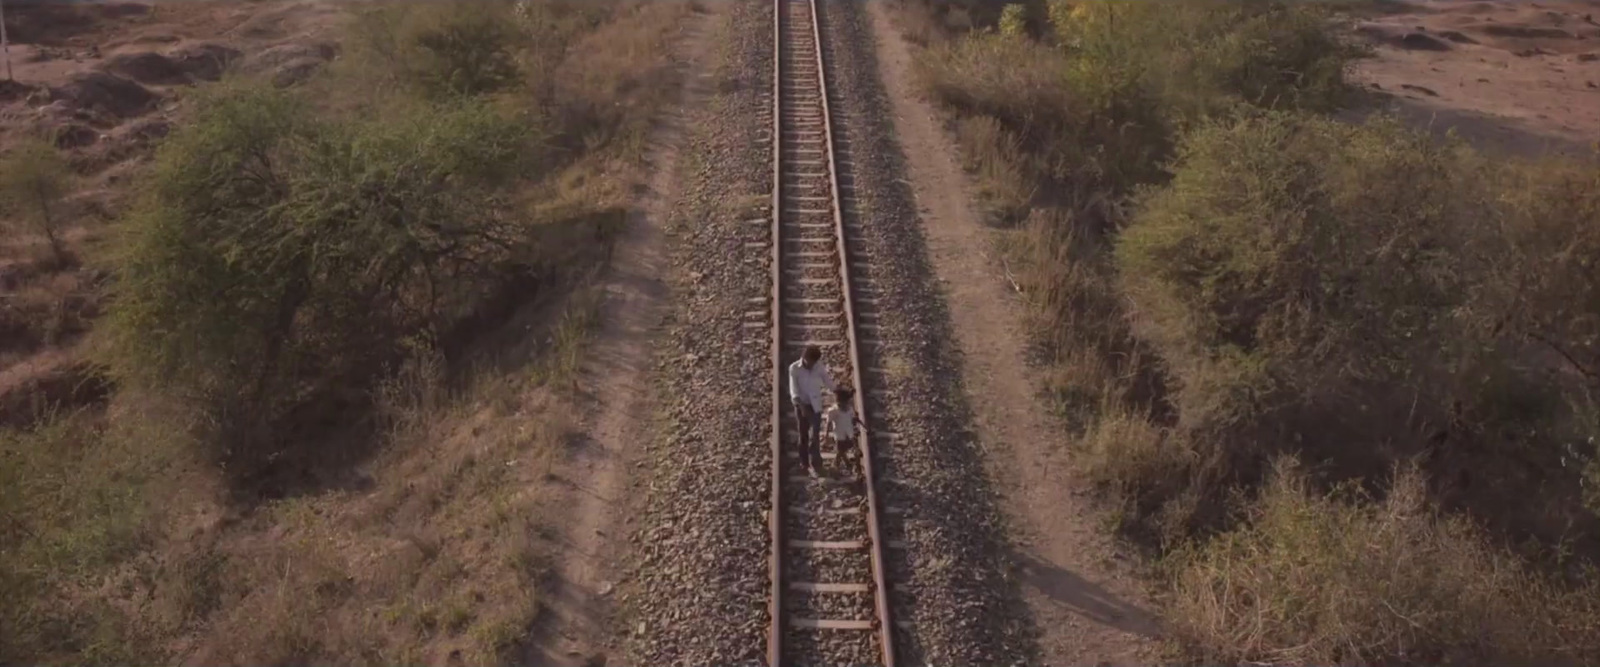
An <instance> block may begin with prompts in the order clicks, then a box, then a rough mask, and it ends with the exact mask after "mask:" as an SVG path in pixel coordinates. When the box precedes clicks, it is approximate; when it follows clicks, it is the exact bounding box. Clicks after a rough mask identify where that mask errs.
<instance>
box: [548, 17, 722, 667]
mask: <svg viewBox="0 0 1600 667" xmlns="http://www.w3.org/2000/svg"><path fill="white" fill-rule="evenodd" d="M704 7H705V8H706V9H705V11H701V12H696V13H694V14H692V15H690V16H689V17H688V18H687V19H685V21H684V23H683V26H682V34H681V36H680V38H679V40H678V43H677V45H676V47H675V49H674V51H675V55H674V56H673V57H677V58H679V59H681V62H680V74H681V75H682V76H683V81H684V86H683V89H682V90H681V91H680V98H679V100H677V104H675V105H673V106H672V107H671V108H670V110H669V111H668V112H667V117H666V118H664V119H662V124H661V125H660V126H659V127H658V128H657V130H656V131H655V133H654V134H653V136H652V137H651V148H650V152H649V155H648V157H647V159H646V163H647V164H646V168H647V169H648V171H649V173H650V177H649V180H648V181H647V182H646V183H645V184H644V188H643V191H642V192H641V193H640V195H639V201H638V204H637V206H636V208H635V209H634V211H633V212H632V214H631V215H630V218H629V222H628V227H627V229H625V230H624V231H623V233H622V236H621V237H620V238H619V239H618V241H617V245H616V248H615V254H614V255H613V257H612V264H611V270H610V272H609V274H608V275H607V277H606V279H605V297H604V301H603V303H602V305H601V309H600V329H599V331H598V333H597V335H596V339H595V341H594V343H593V345H592V347H591V349H590V350H589V351H588V353H587V358H588V360H587V361H586V362H585V365H584V369H583V373H582V379H581V380H580V381H579V382H580V385H581V386H582V389H583V391H584V392H585V394H586V397H587V399H588V400H587V402H586V403H587V404H586V405H584V406H583V407H584V412H585V415H586V419H585V428H584V432H585V433H586V434H587V435H588V437H587V438H585V439H584V440H583V441H582V442H579V443H576V444H575V445H574V446H573V447H572V448H571V449H570V450H569V451H568V458H567V460H566V461H564V462H561V463H559V464H557V465H556V466H555V468H554V470H553V473H552V474H553V477H554V478H555V479H554V480H553V481H556V482H557V483H558V486H560V487H561V491H560V492H559V493H558V496H557V498H556V499H555V501H554V502H552V503H551V504H550V505H549V507H550V508H551V511H552V512H554V513H557V514H561V513H565V514H566V517H567V518H566V524H565V526H564V530H563V531H562V533H563V534H562V535H561V536H560V537H559V538H558V543H559V544H560V545H561V549H560V551H559V552H558V553H557V554H555V558H556V563H555V568H554V569H555V574H556V578H555V581H554V582H553V583H552V585H551V586H550V591H549V592H548V593H547V594H546V597H544V598H543V599H542V600H541V603H542V605H543V610H544V614H545V616H544V617H543V618H542V620H541V621H540V626H539V629H538V631H537V632H536V638H535V640H534V642H533V645H532V646H531V647H530V651H529V655H528V660H529V663H530V664H533V665H541V666H542V665H552V666H564V665H603V664H605V663H606V662H607V659H606V656H607V655H608V654H609V653H611V652H612V650H613V649H614V642H615V640H616V638H617V635H618V633H617V632H616V630H615V628H614V627H613V623H611V618H612V614H613V611H614V610H613V607H612V604H611V597H612V590H613V588H615V586H616V583H617V578H618V577H619V576H621V574H620V572H619V571H618V566H617V564H618V563H620V562H621V550H622V549H623V548H624V547H625V544H624V542H623V540H624V539H625V538H626V533H627V528H626V527H625V526H624V523H625V522H626V518H625V514H626V511H627V502H626V501H625V500H624V499H623V497H622V496H623V495H624V494H625V491H626V489H627V488H628V469H629V467H630V465H631V463H632V462H633V461H634V460H635V458H636V457H637V455H638V450H639V449H641V448H642V447H643V445H644V443H645V442H647V441H648V439H649V438H652V437H654V434H653V433H652V406H651V400H650V399H651V391H652V390H651V366H650V364H651V362H652V352H653V349H654V342H655V337H656V330H657V327H658V325H659V324H660V322H661V321H662V317H663V315H664V308H665V307H666V306H667V303H668V294H667V286H666V283H665V282H664V281H663V280H662V277H663V276H664V275H665V271H666V259H665V257H664V246H665V243H664V240H663V237H662V226H663V224H664V223H665V221H666V220H667V217H668V215H669V213H670V209H671V206H672V204H673V202H675V201H677V199H678V193H679V189H680V186H679V183H678V181H677V174H678V172H679V169H678V161H679V152H680V148H681V146H680V144H681V143H682V141H683V135H684V132H683V119H684V118H685V117H686V116H687V110H688V109H690V108H693V106H694V105H698V104H702V103H703V102H704V100H705V98H706V97H707V95H708V91H707V90H706V88H707V84H706V83H705V81H706V79H705V78H704V76H703V70H704V64H705V62H706V60H707V58H708V57H709V53H710V50H711V47H712V46H713V45H712V44H710V43H709V42H710V40H709V39H707V35H709V34H714V31H711V30H709V29H708V25H709V24H711V23H712V22H713V21H719V20H724V19H725V14H726V12H725V11H724V10H723V9H722V8H721V6H720V3H706V4H705V5H704ZM618 538H621V539H618Z"/></svg>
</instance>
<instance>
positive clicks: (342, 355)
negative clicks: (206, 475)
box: [107, 85, 526, 455]
mask: <svg viewBox="0 0 1600 667" xmlns="http://www.w3.org/2000/svg"><path fill="white" fill-rule="evenodd" d="M198 104H199V105H200V109H199V113H198V114H197V118H198V120H197V121H196V123H195V124H194V125H192V126H189V127H186V128H183V129H181V130H180V131H179V132H177V133H175V134H174V135H173V136H172V137H171V138H170V139H169V140H168V141H167V142H166V143H164V144H163V146H162V148H161V150H160V152H159V154H158V156H157V163H156V167H155V170H154V175H153V177H152V178H151V180H150V183H149V188H150V194H149V196H148V197H146V198H145V199H144V200H143V201H142V202H141V203H140V204H139V205H138V207H137V208H136V210H135V211H134V212H133V213H132V214H131V215H130V216H129V217H128V219H127V220H126V221H124V222H123V224H122V226H121V233H122V236H123V239H122V243H121V246H122V248H123V250H122V252H121V253H120V254H119V256H118V257H117V266H116V268H117V274H118V283H117V285H116V289H115V293H114V295H113V299H112V303H111V306H110V309H109V312H108V314H107V319H108V321H107V331H108V333H109V336H110V339H111V340H112V342H113V345H112V347H111V351H110V354H109V356H108V359H107V360H108V363H109V365H110V366H111V367H112V368H113V369H114V370H115V372H116V374H117V375H118V376H119V377H121V378H122V379H123V380H125V381H127V382H130V383H133V384H136V385H141V386H146V387H154V388H162V389H164V390H169V391H175V392H176V393H180V394H183V395H185V396H187V397H188V398H190V399H193V400H196V401H198V402H199V404H200V405H201V406H203V407H204V408H205V409H206V410H207V411H208V412H209V413H211V414H212V415H213V416H214V417H216V418H218V419H220V420H221V422H222V424H223V425H224V426H228V427H246V431H247V432H250V433H257V434H262V435H263V436H264V437H265V438H266V440H265V442H270V441H272V440H273V437H271V436H270V435H267V434H270V433H272V432H273V431H274V429H275V426H277V425H279V424H280V421H281V420H282V419H283V418H284V417H285V416H286V415H287V414H288V413H289V412H290V411H291V410H293V409H294V408H296V407H297V406H304V405H308V404H312V403H315V402H317V401H319V400H321V401H330V400H334V401H335V403H337V402H338V400H335V399H339V400H343V401H348V400H350V396H351V392H352V391H354V392H355V394H356V395H359V394H360V393H361V392H362V390H363V387H365V385H366V383H367V382H368V381H369V380H370V379H371V378H372V377H374V376H375V375H376V374H377V373H379V372H380V370H381V369H383V368H385V367H389V366H391V365H393V364H395V363H396V362H398V361H399V360H400V359H402V358H404V357H405V356H406V355H408V354H410V352H409V351H410V350H414V349H418V348H419V347H426V346H428V345H429V344H430V343H431V341H432V340H433V339H434V338H435V337H436V336H437V334H438V333H439V332H440V331H441V330H442V328H443V327H445V326H447V325H448V324H449V323H450V322H452V321H453V320H454V319H457V318H459V317H461V316H463V315H464V314H465V313H466V312H469V311H470V310H471V309H472V308H473V307H474V305H475V299H478V298H480V293H481V292H483V291H484V290H485V288H486V287H487V286H490V285H493V284H495V283H496V282H497V281H500V280H503V279H504V278H505V276H506V275H507V274H508V273H514V270H513V266H512V264H513V263H514V262H516V261H517V260H518V258H519V257H520V255H521V254H522V248H521V245H522V244H523V243H524V241H525V237H526V234H525V230H523V229H521V228H520V227H519V226H518V225H517V224H515V223H514V222H513V221H511V220H509V219H508V218H507V215H506V213H507V200H506V196H505V194H504V189H503V188H504V186H505V185H506V184H507V182H508V181H509V180H510V179H511V178H513V177H514V176H516V175H517V174H518V171H519V170H518V165H519V163H520V162H521V158H522V156H523V154H524V153H523V148H524V143H525V141H526V131H525V130H524V129H523V126H522V125H521V124H519V123H517V122H514V121H512V120H509V119H506V118H503V117H501V116H500V115H498V114H496V113H494V112H493V111H492V110H491V109H489V108H488V107H485V106H483V105H481V104H476V103H463V104H458V105H454V106H450V107H431V106H418V107H414V108H411V109H409V110H405V111H403V112H400V113H398V114H397V115H398V118H388V119H385V120H383V121H381V122H378V121H365V120H323V119H320V118H317V117H314V116H312V115H310V114H309V113H308V112H307V107H306V105H305V103H304V102H303V101H301V100H300V99H298V98H296V97H295V96H294V95H292V94H289V93H285V92H279V91H273V90H270V89H267V88H263V87H259V86H249V85H242V86H241V85H235V86H228V87H224V88H222V89H220V90H216V91H210V92H208V93H206V94H202V95H201V96H200V97H199V99H198ZM250 442H252V441H250V440H248V439H245V440H240V439H234V442H233V444H232V445H231V446H233V447H235V448H238V447H241V446H243V445H245V444H250ZM255 444H256V445H261V444H263V443H255ZM256 448H258V447H252V449H256ZM264 450H265V451H255V452H253V454H254V455H270V454H271V451H272V448H271V447H265V448H264Z"/></svg>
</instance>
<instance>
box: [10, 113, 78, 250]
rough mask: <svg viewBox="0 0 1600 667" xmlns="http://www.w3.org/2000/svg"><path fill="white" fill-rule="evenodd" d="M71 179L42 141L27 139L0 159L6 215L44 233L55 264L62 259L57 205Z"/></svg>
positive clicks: (55, 153) (52, 149) (64, 165)
mask: <svg viewBox="0 0 1600 667" xmlns="http://www.w3.org/2000/svg"><path fill="white" fill-rule="evenodd" d="M71 180H72V170H71V169H70V168H69V167H68V166H67V161H66V159H65V158H63V157H62V156H61V153H60V152H58V151H56V149H55V147H54V146H51V145H50V144H48V143H46V142H44V141H42V140H38V139H33V140H29V141H27V142H25V143H23V144H22V145H21V146H18V147H17V148H15V149H13V150H12V151H11V154H10V155H7V156H5V158H4V159H3V160H0V199H3V203H4V205H5V209H6V212H7V213H8V214H10V215H12V216H15V217H17V218H20V219H21V220H22V221H23V222H24V223H25V224H26V225H27V226H29V227H32V228H33V229H34V230H36V231H38V232H39V233H41V234H44V238H45V240H47V241H49V242H50V251H51V252H52V253H54V255H55V259H56V261H57V262H63V261H65V260H66V248H64V247H63V246H62V242H61V233H60V231H61V223H62V215H61V206H60V204H61V198H62V197H65V196H66V194H67V192H68V191H69V189H70V184H71Z"/></svg>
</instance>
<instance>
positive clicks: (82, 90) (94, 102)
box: [50, 72, 161, 118]
mask: <svg viewBox="0 0 1600 667" xmlns="http://www.w3.org/2000/svg"><path fill="white" fill-rule="evenodd" d="M50 97H51V99H52V100H54V101H59V102H65V103H66V104H67V105H68V106H70V107H72V108H73V109H79V110H92V111H98V112H102V113H106V114H110V115H112V116H116V117H120V118H132V117H134V116H138V115H141V114H143V113H145V112H147V111H149V110H151V109H153V108H154V107H155V104H156V102H157V101H158V100H160V99H161V98H160V96H158V95H156V94H155V93H153V92H150V90H149V89H147V88H145V87H144V86H141V85H139V84H138V83H136V82H134V81H130V80H128V79H125V78H123V77H120V76H117V75H115V74H111V73H108V72H86V73H83V74H79V75H76V76H74V77H72V79H71V80H69V81H68V82H67V83H66V84H65V85H63V86H61V87H59V88H52V89H51V90H50Z"/></svg>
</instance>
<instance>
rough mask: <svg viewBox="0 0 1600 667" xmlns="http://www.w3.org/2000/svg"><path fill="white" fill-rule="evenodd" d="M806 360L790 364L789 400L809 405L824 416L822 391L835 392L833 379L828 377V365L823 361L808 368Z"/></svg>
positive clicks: (797, 403)
mask: <svg viewBox="0 0 1600 667" xmlns="http://www.w3.org/2000/svg"><path fill="white" fill-rule="evenodd" d="M804 361H805V360H803V359H798V360H795V362H794V363H792V364H789V400H792V401H794V402H795V404H796V405H799V404H800V403H809V404H810V405H811V409H813V410H816V411H817V414H822V390H823V389H827V390H828V391H833V388H834V387H833V378H831V377H828V364H826V363H824V362H823V361H822V360H821V359H818V360H817V363H814V364H811V368H806V367H805V366H804V365H803V363H804Z"/></svg>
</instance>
